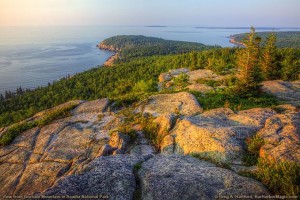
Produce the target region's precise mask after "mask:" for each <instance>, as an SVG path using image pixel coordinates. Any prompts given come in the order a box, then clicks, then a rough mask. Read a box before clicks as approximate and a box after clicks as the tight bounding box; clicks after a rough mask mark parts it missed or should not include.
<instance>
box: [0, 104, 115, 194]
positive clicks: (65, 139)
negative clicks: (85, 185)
mask: <svg viewBox="0 0 300 200" xmlns="http://www.w3.org/2000/svg"><path fill="white" fill-rule="evenodd" d="M75 103H77V104H79V106H77V107H76V108H75V109H74V110H73V111H72V112H71V113H72V115H71V116H69V117H66V118H64V119H59V120H56V121H53V122H51V123H50V124H49V125H46V126H44V127H42V128H39V127H35V128H32V129H30V130H27V131H25V132H23V133H21V134H20V135H18V136H17V137H16V138H15V139H14V141H13V142H12V144H10V145H8V146H5V147H1V148H0V171H1V173H2V175H1V176H0V185H1V186H2V187H1V189H0V195H32V194H34V193H38V192H42V191H44V190H45V189H47V188H49V187H51V186H52V185H53V183H54V182H55V181H56V180H57V179H58V178H59V177H62V176H65V175H67V174H73V173H75V172H76V171H78V170H80V169H81V168H82V166H84V165H85V164H87V163H89V162H91V161H92V160H93V159H95V158H96V157H97V156H99V155H101V151H103V146H104V145H105V144H107V143H108V141H109V138H110V136H109V135H108V133H109V129H107V127H106V126H107V124H112V123H114V119H115V118H116V117H115V116H113V115H111V114H110V113H105V112H104V111H105V108H106V107H107V105H108V100H107V99H100V100H95V101H90V102H88V101H86V102H84V101H75ZM69 105H74V101H72V102H69V103H66V104H63V105H60V106H58V107H55V108H53V109H58V108H63V107H65V106H69ZM75 105H76V104H75ZM50 110H51V109H50ZM47 112H49V110H47V111H44V112H40V113H38V114H37V115H35V117H34V118H31V119H30V120H35V119H39V118H41V117H43V116H44V115H46V114H47ZM99 115H102V117H101V119H99V118H98V116H99ZM111 127H113V126H112V125H111ZM118 147H119V146H118ZM118 147H116V149H118ZM105 151H106V152H107V151H108V150H107V149H106V150H105ZM110 153H112V152H110Z"/></svg>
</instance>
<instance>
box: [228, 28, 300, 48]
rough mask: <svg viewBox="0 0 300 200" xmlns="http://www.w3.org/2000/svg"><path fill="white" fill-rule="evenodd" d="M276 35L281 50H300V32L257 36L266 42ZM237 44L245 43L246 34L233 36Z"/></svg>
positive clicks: (266, 33) (260, 33)
mask: <svg viewBox="0 0 300 200" xmlns="http://www.w3.org/2000/svg"><path fill="white" fill-rule="evenodd" d="M272 33H274V34H275V36H276V38H277V41H276V46H277V47H280V48H300V31H286V32H281V31H280V32H258V33H257V36H258V37H260V38H262V41H263V42H264V41H266V40H267V38H268V37H269V35H270V34H272ZM233 36H234V37H235V40H236V41H237V42H241V41H243V39H244V38H245V36H246V33H242V34H236V35H233Z"/></svg>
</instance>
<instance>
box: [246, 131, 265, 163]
mask: <svg viewBox="0 0 300 200" xmlns="http://www.w3.org/2000/svg"><path fill="white" fill-rule="evenodd" d="M246 144H247V154H246V155H245V156H244V158H243V161H244V164H245V165H247V166H252V165H256V164H257V162H258V158H259V150H260V148H261V147H262V146H263V145H264V144H265V142H264V139H263V138H261V137H259V136H257V135H255V136H253V137H252V138H247V139H246Z"/></svg>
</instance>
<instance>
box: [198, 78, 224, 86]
mask: <svg viewBox="0 0 300 200" xmlns="http://www.w3.org/2000/svg"><path fill="white" fill-rule="evenodd" d="M196 83H198V84H206V85H208V86H211V87H217V86H220V85H221V82H220V81H216V80H212V79H205V78H199V79H197V80H196Z"/></svg>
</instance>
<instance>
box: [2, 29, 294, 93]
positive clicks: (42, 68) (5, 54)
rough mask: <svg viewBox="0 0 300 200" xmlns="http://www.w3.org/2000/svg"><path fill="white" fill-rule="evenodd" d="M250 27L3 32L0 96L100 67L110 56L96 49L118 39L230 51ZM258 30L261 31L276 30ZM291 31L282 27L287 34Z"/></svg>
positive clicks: (22, 30) (15, 30)
mask: <svg viewBox="0 0 300 200" xmlns="http://www.w3.org/2000/svg"><path fill="white" fill-rule="evenodd" d="M249 29H250V28H235V27H227V28H222V27H176V26H166V27H164V26H150V27H146V26H93V27H90V26H80V27H73V26H69V27H1V28H0V93H4V92H5V91H6V90H11V91H15V90H16V88H17V87H20V86H21V87H22V88H24V89H25V88H30V89H33V88H36V87H39V86H45V85H47V84H48V83H52V82H53V81H56V80H59V79H61V78H62V77H65V76H67V75H74V74H76V73H79V72H83V71H86V70H88V69H91V68H93V67H97V66H100V65H102V64H103V63H104V62H105V60H107V59H108V58H109V57H110V56H111V55H112V52H108V51H103V50H99V49H98V48H97V47H96V45H97V44H98V43H99V42H101V41H102V40H104V39H106V38H108V37H111V36H115V35H145V36H153V37H159V38H163V39H170V40H180V41H190V42H200V43H204V44H208V45H220V46H223V47H231V46H233V44H231V43H230V42H229V38H228V37H229V36H230V35H233V34H237V33H244V32H249ZM272 30H273V28H258V29H257V31H272ZM289 30H294V29H293V28H278V29H276V31H289Z"/></svg>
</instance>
